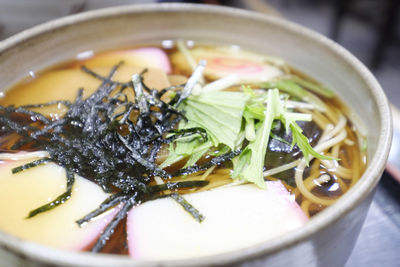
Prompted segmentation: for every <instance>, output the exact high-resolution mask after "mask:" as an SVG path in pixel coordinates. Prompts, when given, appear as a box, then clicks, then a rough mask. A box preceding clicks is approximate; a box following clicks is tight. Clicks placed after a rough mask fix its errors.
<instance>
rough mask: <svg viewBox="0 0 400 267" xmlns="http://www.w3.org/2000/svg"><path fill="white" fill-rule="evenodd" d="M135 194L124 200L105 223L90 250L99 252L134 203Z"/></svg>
mask: <svg viewBox="0 0 400 267" xmlns="http://www.w3.org/2000/svg"><path fill="white" fill-rule="evenodd" d="M136 197H137V196H136V195H134V196H132V197H131V198H129V199H128V200H126V201H124V202H123V203H124V206H123V207H122V208H121V210H120V211H119V212H118V213H117V215H115V217H114V218H113V219H112V221H111V222H110V223H109V224H108V225H107V227H106V229H105V230H104V231H103V233H102V234H101V235H100V237H99V239H98V240H97V242H96V244H95V245H94V246H93V248H92V250H91V251H92V252H99V251H100V250H101V249H102V248H103V247H104V246H105V244H106V242H107V241H108V240H109V238H110V237H111V236H112V235H113V233H114V229H115V228H116V227H117V225H118V224H119V222H120V221H122V220H123V219H125V217H126V215H127V213H128V211H129V210H130V209H131V208H132V207H133V206H134V205H135V204H136Z"/></svg>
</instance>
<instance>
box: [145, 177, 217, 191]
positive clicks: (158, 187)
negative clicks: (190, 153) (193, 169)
mask: <svg viewBox="0 0 400 267" xmlns="http://www.w3.org/2000/svg"><path fill="white" fill-rule="evenodd" d="M208 184H209V181H205V180H198V181H183V182H167V183H165V184H159V185H153V186H149V187H148V189H147V191H148V193H157V192H162V191H165V190H174V189H181V188H191V187H193V188H194V187H203V186H206V185H208Z"/></svg>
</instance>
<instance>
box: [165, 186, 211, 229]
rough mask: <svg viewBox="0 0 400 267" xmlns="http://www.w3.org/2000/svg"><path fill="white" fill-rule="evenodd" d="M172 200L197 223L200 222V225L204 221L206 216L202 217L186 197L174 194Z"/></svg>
mask: <svg viewBox="0 0 400 267" xmlns="http://www.w3.org/2000/svg"><path fill="white" fill-rule="evenodd" d="M171 198H173V199H174V200H175V201H176V202H177V203H178V204H179V205H181V206H182V208H184V210H185V211H187V212H189V213H190V215H192V217H193V218H194V219H195V220H196V221H198V222H199V223H201V222H202V221H204V219H205V217H204V215H202V214H201V213H200V211H199V210H197V209H196V208H195V207H193V206H192V204H190V203H189V202H188V201H187V200H186V199H185V198H184V197H182V196H181V195H179V194H177V193H172V194H171Z"/></svg>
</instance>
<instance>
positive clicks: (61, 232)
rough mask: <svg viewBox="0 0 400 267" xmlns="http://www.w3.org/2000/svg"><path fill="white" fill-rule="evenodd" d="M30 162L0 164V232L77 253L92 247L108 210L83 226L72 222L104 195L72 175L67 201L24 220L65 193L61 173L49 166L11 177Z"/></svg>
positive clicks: (96, 204)
mask: <svg viewBox="0 0 400 267" xmlns="http://www.w3.org/2000/svg"><path fill="white" fill-rule="evenodd" d="M27 162H30V161H2V162H1V163H0V203H1V205H0V214H1V217H0V231H3V232H6V233H9V234H12V235H14V236H17V237H19V238H21V239H24V240H29V241H33V242H37V243H40V244H43V245H48V246H51V247H55V248H60V249H67V250H72V251H79V250H82V249H84V248H86V247H87V246H89V245H90V244H92V243H93V242H94V241H95V240H96V239H97V238H98V236H99V235H100V233H101V231H103V229H104V228H105V227H106V225H107V224H108V223H109V222H110V221H111V219H112V218H113V216H114V215H115V213H116V211H114V210H110V211H108V212H107V213H105V214H103V215H100V216H98V217H97V218H95V219H94V220H92V221H91V222H89V223H87V224H86V225H84V226H82V227H79V226H78V224H76V222H75V221H76V220H78V219H81V218H82V217H83V216H85V215H86V214H88V213H89V212H91V211H92V210H94V209H96V208H97V207H98V206H99V205H100V204H101V203H102V202H103V201H104V200H105V199H106V198H107V197H108V195H107V194H106V193H104V192H103V191H102V189H101V188H100V187H99V186H97V185H96V184H94V183H93V182H91V181H89V180H87V179H84V178H82V177H80V176H78V175H75V184H74V186H73V192H72V195H71V198H70V199H69V200H67V201H66V202H65V203H64V204H61V205H59V206H58V207H56V208H54V209H52V210H50V211H47V212H44V213H41V214H38V215H36V216H35V217H32V218H30V219H27V218H26V217H27V215H28V214H29V212H30V211H31V210H33V209H36V208H38V207H40V206H42V205H44V204H46V203H48V202H50V201H52V200H54V199H55V198H56V197H57V196H58V195H60V194H62V193H64V192H65V188H66V178H65V170H64V169H63V168H62V167H59V166H57V165H56V164H53V163H49V164H46V165H41V166H37V167H34V168H32V169H28V170H25V171H22V172H19V173H17V174H12V173H11V169H12V168H14V167H17V166H20V165H21V164H24V163H27Z"/></svg>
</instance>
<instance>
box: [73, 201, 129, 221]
mask: <svg viewBox="0 0 400 267" xmlns="http://www.w3.org/2000/svg"><path fill="white" fill-rule="evenodd" d="M127 198H128V196H125V195H121V194H114V195H111V196H109V197H108V198H107V199H106V200H104V201H103V203H101V205H100V206H99V207H98V208H97V209H95V210H93V211H92V212H90V213H88V214H87V215H85V216H84V217H83V218H81V219H79V220H77V221H76V223H77V224H79V226H81V225H82V224H84V223H86V222H89V221H90V220H91V219H93V218H95V217H97V216H98V215H100V214H102V213H103V212H105V211H107V210H108V209H110V208H112V207H114V206H115V205H117V204H118V203H120V202H123V201H125V200H127Z"/></svg>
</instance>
